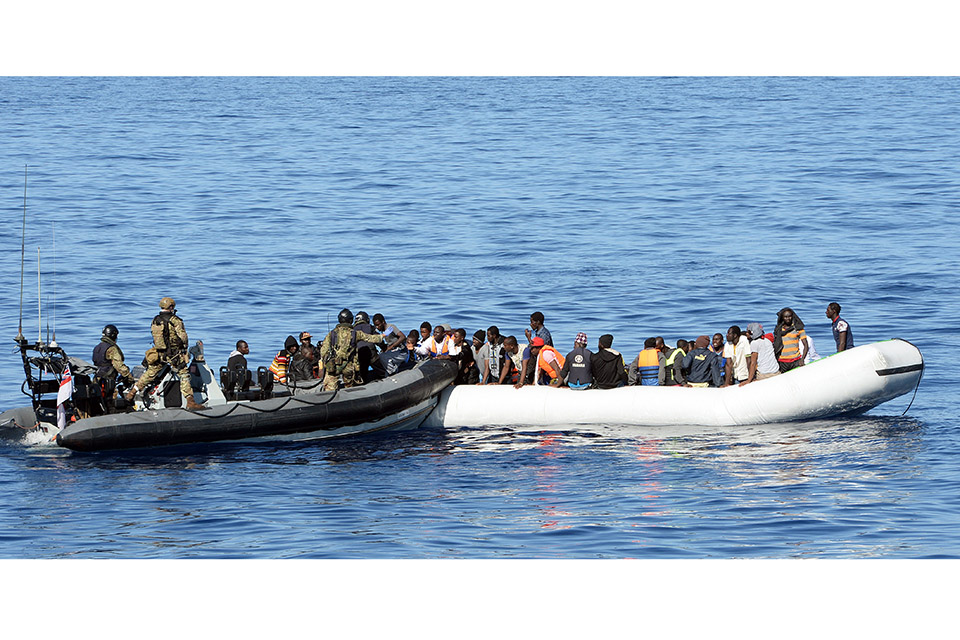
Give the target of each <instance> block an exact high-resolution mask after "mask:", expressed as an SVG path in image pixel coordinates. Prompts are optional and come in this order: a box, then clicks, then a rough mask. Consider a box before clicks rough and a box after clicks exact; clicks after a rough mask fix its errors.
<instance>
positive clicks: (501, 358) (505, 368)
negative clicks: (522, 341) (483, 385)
mask: <svg viewBox="0 0 960 640" xmlns="http://www.w3.org/2000/svg"><path fill="white" fill-rule="evenodd" d="M519 357H520V345H519V344H517V339H516V337H514V336H507V337H506V338H504V339H503V344H502V345H501V346H500V351H499V353H498V354H497V360H498V361H497V365H498V366H499V368H500V374H499V376H498V377H497V378H496V379H495V380H494V379H490V381H489V382H487V384H516V383H517V382H519V381H520V369H519V367H517V363H516V360H515V359H514V358H519Z"/></svg>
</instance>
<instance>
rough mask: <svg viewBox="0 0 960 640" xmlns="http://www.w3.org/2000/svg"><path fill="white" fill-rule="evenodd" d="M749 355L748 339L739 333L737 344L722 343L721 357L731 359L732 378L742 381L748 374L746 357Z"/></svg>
mask: <svg viewBox="0 0 960 640" xmlns="http://www.w3.org/2000/svg"><path fill="white" fill-rule="evenodd" d="M749 355H750V339H749V338H747V336H745V335H743V334H740V339H739V340H737V344H733V343H732V342H727V343H725V344H724V345H723V357H724V358H727V359H728V360H731V359H732V360H731V362H732V365H733V378H734V380H739V381H741V382H743V381H744V380H746V379H747V378H748V377H749V376H750V366H749V365H748V364H747V357H748V356H749Z"/></svg>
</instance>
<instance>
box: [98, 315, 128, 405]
mask: <svg viewBox="0 0 960 640" xmlns="http://www.w3.org/2000/svg"><path fill="white" fill-rule="evenodd" d="M119 335H120V330H119V329H117V327H116V326H115V325H112V324H108V325H107V326H105V327H104V328H103V335H102V336H101V337H100V343H99V344H98V345H97V346H96V347H94V348H93V364H94V366H95V367H96V368H97V373H96V374H95V375H94V377H93V381H94V383H95V384H96V385H97V386H98V387H100V394H101V397H102V398H103V409H104V411H106V412H107V413H111V412H112V410H113V408H114V407H115V405H114V402H113V398H114V392H115V391H116V389H117V381H118V380H120V381H122V382H123V383H124V384H125V385H126V387H127V388H128V389H130V388H132V387H133V385H134V382H135V381H134V379H133V374H131V373H130V368H129V367H128V366H127V365H126V364H124V362H123V351H121V350H120V347H119V346H118V345H117V336H119ZM108 399H109V400H110V401H109V402H108V401H107V400H108Z"/></svg>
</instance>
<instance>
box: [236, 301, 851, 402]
mask: <svg viewBox="0 0 960 640" xmlns="http://www.w3.org/2000/svg"><path fill="white" fill-rule="evenodd" d="M826 316H827V318H828V319H829V320H830V321H831V322H832V326H833V335H834V340H835V341H836V346H837V351H843V350H846V349H850V348H852V347H853V346H854V342H853V333H852V331H851V329H850V326H849V324H848V323H847V322H846V321H845V320H843V319H842V318H841V317H840V305H839V304H838V303H836V302H831V303H830V304H829V305H828V306H827V309H826ZM544 320H545V318H544V316H543V314H542V313H541V312H539V311H536V312H534V313H532V314H530V328H529V329H525V330H524V337H525V340H524V341H521V340H520V339H518V338H517V337H516V336H513V335H507V336H504V335H501V333H500V329H499V328H498V327H496V326H491V327H488V328H487V330H486V331H484V330H479V331H476V332H475V333H474V334H473V335H472V337H471V339H470V340H469V341H468V340H467V331H466V330H465V329H463V328H457V329H454V328H452V327H451V325H449V324H447V323H441V324H437V325H436V326H433V325H431V324H430V323H429V322H423V323H422V324H421V325H420V328H419V330H411V331H409V332H407V333H404V332H402V331H401V330H400V329H399V328H397V326H396V325H394V324H390V323H388V322H387V321H386V319H385V318H384V316H383V314H380V313H377V314H374V316H373V318H370V317H369V316H368V315H367V314H366V313H365V312H363V311H360V312H358V313H357V314H356V316H354V315H353V314H352V313H351V312H350V311H349V310H348V309H344V310H343V311H341V312H340V315H339V316H338V324H337V326H336V327H335V328H334V329H333V330H331V331H330V332H329V333H328V334H327V336H326V337H325V338H324V340H323V342H322V344H320V345H314V344H313V342H312V335H311V334H310V333H309V332H307V331H304V332H301V333H300V335H299V340H298V339H297V338H294V337H293V336H292V335H291V336H288V337H287V339H286V341H285V342H284V346H283V349H282V350H280V351H279V352H278V353H277V355H276V356H275V357H274V359H273V362H272V363H271V365H270V372H271V374H272V376H273V380H274V382H275V383H279V384H286V385H296V384H299V383H301V382H306V381H310V380H316V379H320V380H323V386H324V388H326V389H335V388H337V387H338V386H340V385H341V384H342V385H343V386H344V387H352V386H355V385H357V384H364V383H367V382H370V381H372V380H377V379H381V378H385V377H387V376H390V375H394V374H396V373H398V372H400V371H405V370H407V369H411V368H413V367H414V366H415V365H416V364H417V363H418V362H420V361H423V360H428V359H431V358H440V359H449V360H453V361H455V362H456V363H457V377H456V379H455V380H454V382H453V384H455V385H461V384H475V385H487V384H497V385H508V384H509V385H513V386H514V387H516V388H520V387H523V386H524V385H530V384H535V385H550V386H556V387H560V386H564V387H569V388H570V389H576V390H582V389H612V388H615V387H621V386H628V385H644V386H648V385H653V386H684V387H728V386H732V385H739V386H744V385H747V384H751V383H753V382H756V381H759V380H764V379H766V378H770V377H773V376H776V375H780V374H781V373H785V372H787V371H790V370H791V369H794V368H796V367H801V366H803V365H805V364H807V363H809V362H812V361H813V360H816V359H818V358H819V357H820V356H819V354H817V351H816V349H815V348H814V344H813V339H812V338H811V337H810V336H809V335H808V334H807V333H806V331H805V330H804V324H803V322H802V321H801V320H800V318H799V317H798V316H797V314H796V313H795V312H794V311H793V309H791V308H789V307H785V308H783V309H781V310H780V311H779V312H778V313H777V321H776V324H775V326H774V329H773V331H772V332H765V331H764V328H763V325H762V324H761V323H759V322H751V323H749V324H747V327H746V329H745V330H743V329H741V328H740V326H738V325H733V326H731V327H729V328H728V329H727V331H726V334H725V335H724V334H721V333H714V334H713V335H712V337H711V336H708V335H701V336H698V337H696V338H694V339H692V340H685V339H680V340H677V341H676V344H675V346H673V347H671V346H669V345H667V344H666V342H665V341H664V339H663V338H662V337H660V336H654V337H649V338H647V339H646V340H645V341H644V346H643V349H642V350H641V351H640V352H639V353H638V354H637V356H636V357H635V358H633V359H632V361H631V362H630V363H629V364H627V363H626V362H625V359H624V358H623V355H622V354H621V353H620V352H618V351H616V350H615V349H613V336H612V335H611V334H609V333H607V334H604V335H601V336H600V337H599V339H598V340H597V346H596V350H594V351H591V350H590V349H589V348H588V339H587V335H586V334H585V333H583V332H580V333H577V334H576V336H575V337H574V339H573V348H572V350H570V351H569V352H568V353H566V355H564V354H563V353H561V351H560V350H559V349H558V348H557V347H556V346H555V345H554V342H553V336H552V335H551V333H550V331H549V330H548V329H547V328H546V327H545V326H544ZM248 353H249V346H248V345H247V343H246V342H245V341H243V340H240V341H238V342H237V345H236V350H234V351H233V352H232V353H231V354H230V358H229V360H228V362H227V368H228V369H229V370H233V369H237V368H241V367H242V368H243V369H246V368H247V362H246V355H247V354H248Z"/></svg>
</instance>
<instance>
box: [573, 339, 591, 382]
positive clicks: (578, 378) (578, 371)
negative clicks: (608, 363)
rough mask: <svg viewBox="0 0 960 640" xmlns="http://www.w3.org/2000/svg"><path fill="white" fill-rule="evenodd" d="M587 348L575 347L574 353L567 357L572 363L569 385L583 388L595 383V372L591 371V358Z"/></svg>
mask: <svg viewBox="0 0 960 640" xmlns="http://www.w3.org/2000/svg"><path fill="white" fill-rule="evenodd" d="M591 355H592V354H591V353H590V352H589V351H587V348H586V347H574V348H573V351H571V352H570V354H569V356H567V361H568V362H569V363H570V374H569V375H568V376H567V384H568V385H570V386H571V387H573V386H583V385H587V384H590V383H592V382H593V372H592V371H591V369H590V356H591Z"/></svg>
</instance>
